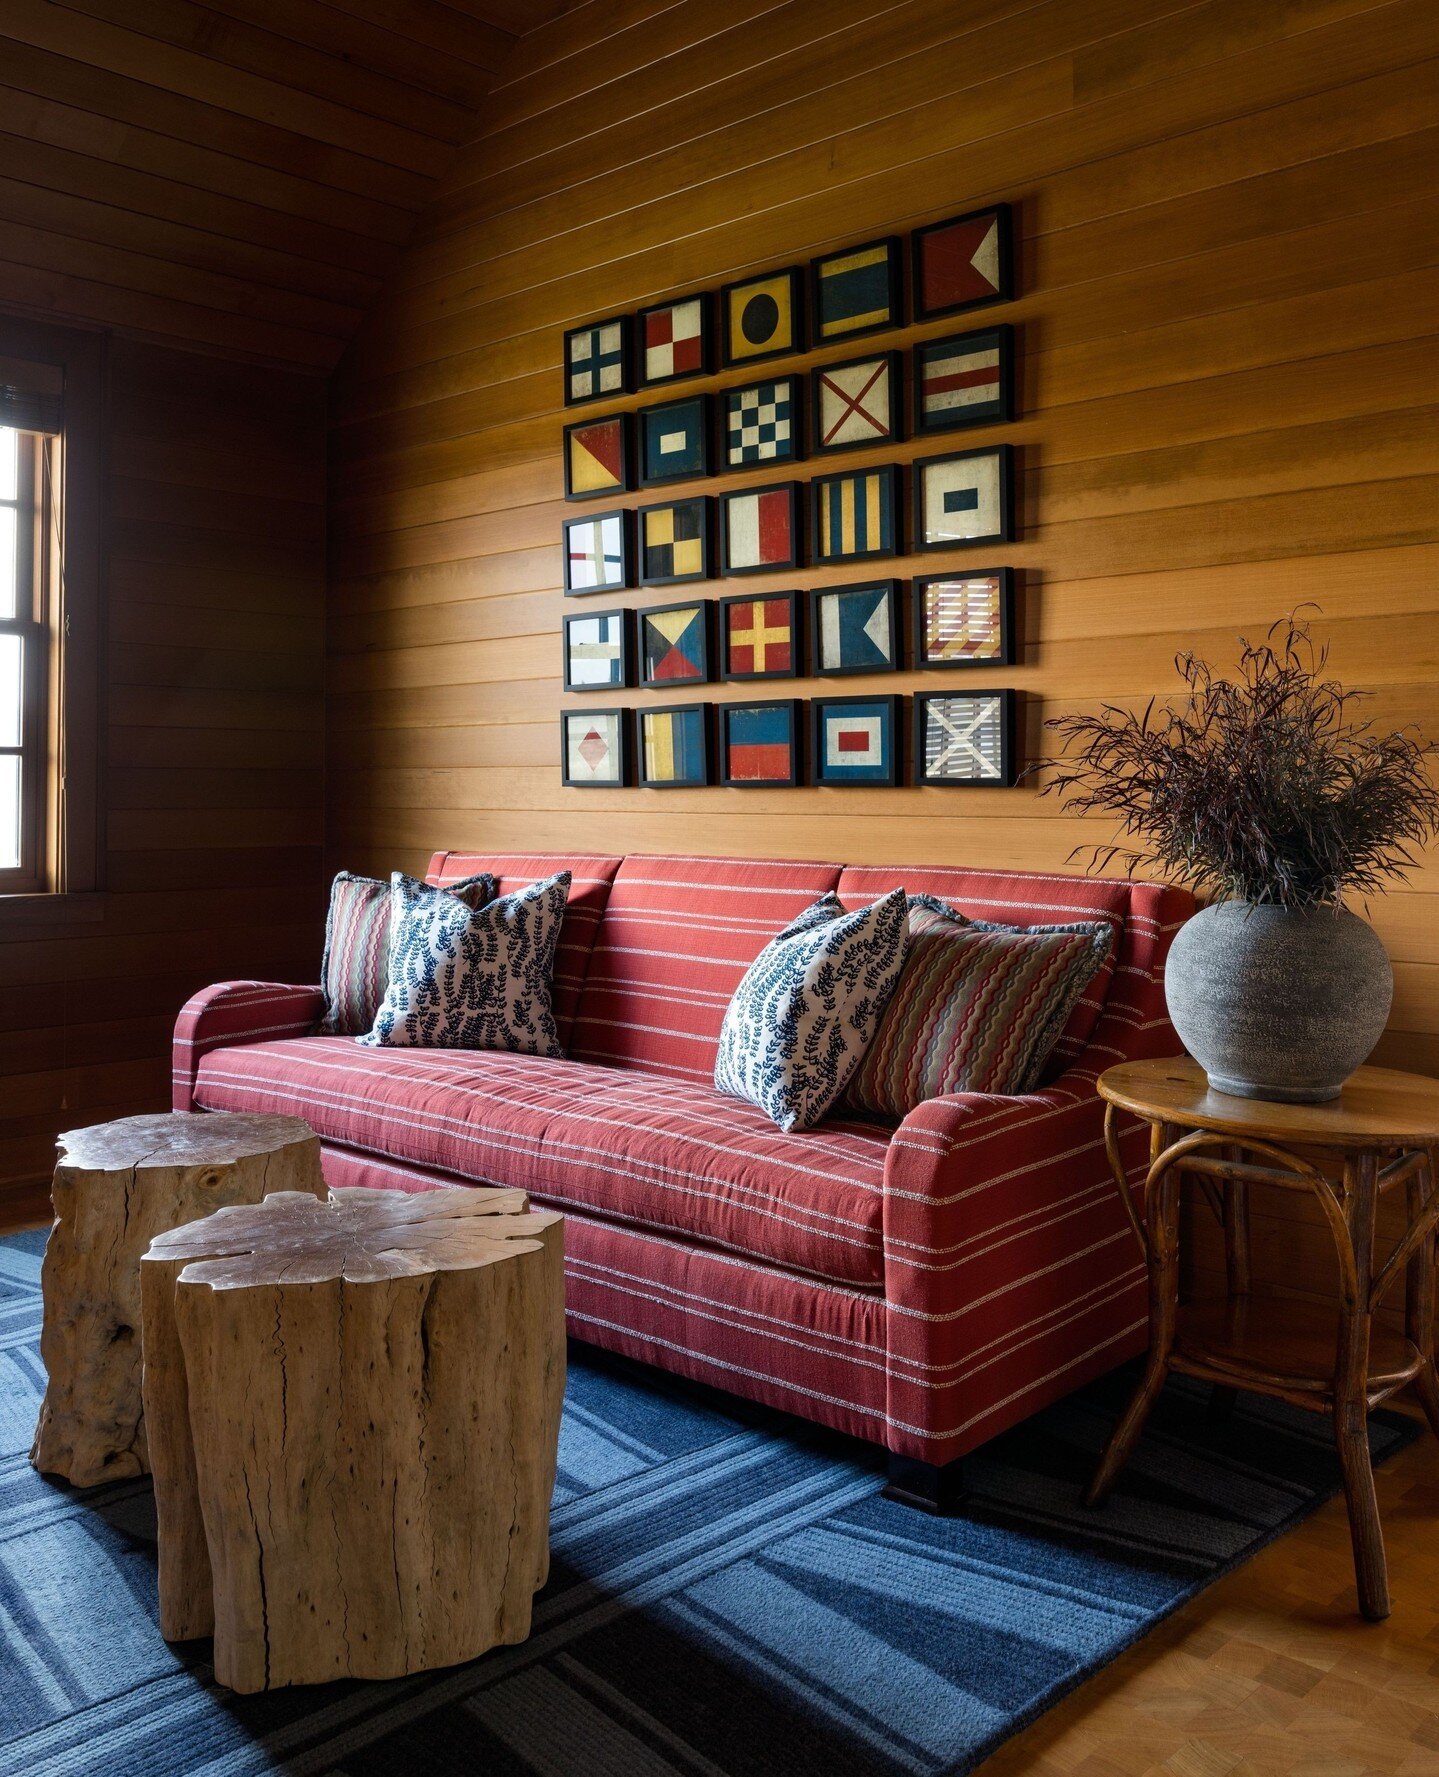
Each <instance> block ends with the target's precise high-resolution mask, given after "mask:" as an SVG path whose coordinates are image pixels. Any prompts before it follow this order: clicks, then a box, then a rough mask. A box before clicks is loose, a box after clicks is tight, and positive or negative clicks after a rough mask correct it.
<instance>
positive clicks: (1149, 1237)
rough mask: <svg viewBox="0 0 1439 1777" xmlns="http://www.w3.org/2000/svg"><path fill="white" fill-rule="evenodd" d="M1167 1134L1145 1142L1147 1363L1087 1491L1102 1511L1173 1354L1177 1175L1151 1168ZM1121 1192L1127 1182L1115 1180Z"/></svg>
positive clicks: (1087, 1499)
mask: <svg viewBox="0 0 1439 1777" xmlns="http://www.w3.org/2000/svg"><path fill="white" fill-rule="evenodd" d="M1169 1133H1170V1132H1169V1130H1168V1128H1167V1127H1166V1126H1164V1125H1160V1124H1156V1125H1155V1126H1154V1129H1153V1134H1152V1136H1151V1140H1150V1153H1151V1155H1152V1156H1153V1158H1152V1160H1151V1162H1150V1172H1149V1180H1148V1187H1147V1190H1146V1194H1145V1203H1144V1213H1145V1236H1146V1241H1147V1244H1148V1249H1149V1358H1148V1362H1147V1363H1146V1364H1145V1368H1144V1377H1143V1379H1142V1381H1141V1382H1140V1384H1139V1387H1138V1388H1137V1389H1135V1391H1134V1395H1133V1398H1132V1399H1131V1400H1130V1403H1129V1406H1128V1407H1127V1408H1126V1409H1125V1414H1124V1417H1123V1419H1121V1420H1120V1422H1119V1424H1118V1425H1117V1426H1116V1427H1115V1430H1114V1435H1113V1437H1111V1438H1110V1440H1109V1448H1108V1449H1107V1450H1106V1451H1105V1452H1104V1456H1103V1458H1102V1460H1101V1461H1100V1464H1099V1468H1098V1470H1097V1471H1096V1473H1095V1476H1094V1479H1093V1480H1092V1481H1091V1482H1090V1484H1089V1491H1088V1492H1087V1493H1086V1494H1085V1496H1084V1503H1085V1504H1086V1505H1091V1506H1097V1505H1103V1503H1104V1501H1105V1500H1106V1499H1107V1498H1108V1497H1109V1490H1110V1488H1111V1487H1113V1485H1114V1481H1115V1477H1116V1476H1117V1475H1118V1473H1119V1471H1120V1470H1121V1469H1122V1468H1123V1467H1124V1465H1125V1463H1126V1462H1128V1461H1129V1458H1130V1455H1131V1453H1132V1452H1133V1449H1134V1446H1135V1443H1136V1442H1137V1441H1138V1438H1139V1434H1140V1432H1141V1431H1143V1429H1144V1422H1145V1420H1146V1419H1147V1418H1148V1417H1149V1410H1150V1408H1151V1407H1152V1406H1153V1405H1154V1401H1155V1397H1156V1396H1157V1395H1158V1393H1159V1391H1160V1389H1161V1388H1163V1386H1164V1379H1165V1377H1166V1376H1167V1375H1168V1374H1169V1354H1170V1352H1171V1351H1172V1350H1173V1348H1174V1318H1175V1313H1176V1310H1177V1309H1178V1306H1179V1172H1178V1170H1177V1168H1175V1167H1173V1166H1166V1167H1165V1168H1164V1169H1163V1171H1161V1172H1156V1171H1155V1170H1154V1167H1155V1165H1156V1164H1157V1163H1158V1161H1159V1159H1160V1157H1161V1156H1162V1155H1163V1153H1164V1151H1165V1149H1166V1147H1167V1146H1168V1138H1169ZM1119 1184H1120V1188H1121V1190H1127V1189H1128V1184H1127V1181H1126V1180H1125V1179H1124V1178H1123V1177H1122V1176H1121V1178H1120V1180H1119Z"/></svg>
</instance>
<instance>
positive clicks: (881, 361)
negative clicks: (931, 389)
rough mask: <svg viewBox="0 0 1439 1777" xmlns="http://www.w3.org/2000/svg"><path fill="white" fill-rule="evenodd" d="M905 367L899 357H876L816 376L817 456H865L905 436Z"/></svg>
mask: <svg viewBox="0 0 1439 1777" xmlns="http://www.w3.org/2000/svg"><path fill="white" fill-rule="evenodd" d="M900 362H901V361H900V355H899V353H898V352H876V353H875V354H874V356H873V357H869V358H854V359H851V361H850V362H849V363H848V364H821V365H820V366H819V367H818V368H817V369H814V370H812V371H811V372H810V388H811V400H812V403H813V407H814V448H815V449H816V450H817V451H831V450H860V449H863V448H864V447H865V446H866V445H879V444H892V443H893V442H894V441H895V439H897V438H898V437H899V436H900V407H901V402H902V394H903V387H904V383H903V377H902V374H901V370H900Z"/></svg>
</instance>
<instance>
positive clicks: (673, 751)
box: [639, 703, 710, 790]
mask: <svg viewBox="0 0 1439 1777" xmlns="http://www.w3.org/2000/svg"><path fill="white" fill-rule="evenodd" d="M709 711H710V706H709V705H708V704H707V703H676V704H669V705H667V706H665V707H663V708H660V709H653V710H641V711H639V725H640V733H639V760H640V783H641V784H642V785H643V786H644V787H645V788H646V789H648V790H684V789H698V788H699V787H700V786H702V785H704V784H707V783H708V782H709V781H710V744H709V720H710V718H709Z"/></svg>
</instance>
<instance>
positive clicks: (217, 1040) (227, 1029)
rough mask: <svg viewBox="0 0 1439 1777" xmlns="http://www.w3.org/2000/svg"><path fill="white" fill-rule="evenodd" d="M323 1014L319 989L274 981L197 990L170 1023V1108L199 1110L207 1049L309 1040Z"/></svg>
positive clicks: (228, 983) (232, 983)
mask: <svg viewBox="0 0 1439 1777" xmlns="http://www.w3.org/2000/svg"><path fill="white" fill-rule="evenodd" d="M324 1010H325V991H324V989H323V988H322V987H289V986H286V985H285V984H284V983H282V982H279V981H218V982H216V984H215V985H214V986H213V987H202V988H201V989H200V991H199V993H197V994H192V995H191V997H190V998H189V999H188V1000H186V1001H185V1004H184V1005H183V1006H182V1007H181V1008H180V1016H179V1017H178V1018H177V1019H176V1020H175V1039H174V1044H173V1047H172V1049H171V1068H170V1079H171V1088H170V1102H171V1108H172V1109H174V1110H177V1111H190V1110H195V1109H197V1108H198V1107H197V1106H196V1105H195V1103H194V1091H195V1074H196V1071H197V1070H198V1068H199V1066H200V1061H201V1058H202V1057H203V1056H205V1055H208V1054H209V1052H210V1051H211V1050H212V1049H223V1048H227V1047H229V1046H230V1045H232V1044H235V1043H262V1042H264V1041H265V1040H266V1039H267V1038H269V1037H303V1036H308V1035H309V1034H310V1032H311V1031H312V1030H314V1028H315V1026H316V1025H317V1024H318V1023H319V1021H320V1019H321V1017H322V1016H323V1014H324Z"/></svg>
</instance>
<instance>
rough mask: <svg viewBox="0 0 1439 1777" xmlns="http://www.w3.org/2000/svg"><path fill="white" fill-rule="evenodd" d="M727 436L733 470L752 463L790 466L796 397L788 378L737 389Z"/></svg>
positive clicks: (731, 400)
mask: <svg viewBox="0 0 1439 1777" xmlns="http://www.w3.org/2000/svg"><path fill="white" fill-rule="evenodd" d="M728 406H729V424H728V430H727V433H726V443H727V450H728V455H727V457H726V462H727V465H728V467H729V468H731V469H742V468H744V467H745V466H746V465H747V464H750V463H776V462H787V461H788V460H789V459H790V458H792V457H793V456H794V455H795V428H794V395H793V385H792V382H791V380H790V378H788V377H782V378H780V379H779V380H778V381H776V382H767V383H754V384H752V385H751V386H750V387H749V388H747V389H733V390H731V391H730V394H729V397H728Z"/></svg>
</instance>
